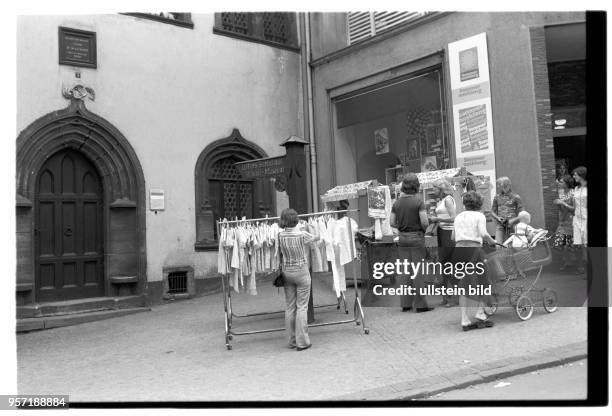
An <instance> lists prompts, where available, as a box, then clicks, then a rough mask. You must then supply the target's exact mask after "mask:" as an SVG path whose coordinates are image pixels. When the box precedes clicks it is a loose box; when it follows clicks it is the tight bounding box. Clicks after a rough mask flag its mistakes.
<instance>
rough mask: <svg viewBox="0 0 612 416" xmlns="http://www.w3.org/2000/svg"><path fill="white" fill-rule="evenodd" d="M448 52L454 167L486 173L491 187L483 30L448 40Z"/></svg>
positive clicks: (488, 95) (492, 160)
mask: <svg viewBox="0 0 612 416" xmlns="http://www.w3.org/2000/svg"><path fill="white" fill-rule="evenodd" d="M448 52H449V69H450V84H451V91H452V107H453V129H454V137H455V149H456V157H457V166H458V167H465V168H466V169H467V170H468V171H469V172H471V173H473V174H475V175H486V176H489V177H490V178H491V183H492V185H493V188H494V184H495V142H494V138H493V118H492V114H491V88H490V83H489V57H488V54H487V37H486V33H480V34H478V35H475V36H472V37H470V38H466V39H462V40H459V41H457V42H453V43H450V44H449V45H448ZM492 194H493V195H495V189H493V190H492Z"/></svg>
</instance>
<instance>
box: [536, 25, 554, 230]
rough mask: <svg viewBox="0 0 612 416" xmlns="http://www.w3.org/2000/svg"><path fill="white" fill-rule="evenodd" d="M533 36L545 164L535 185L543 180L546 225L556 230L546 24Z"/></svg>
mask: <svg viewBox="0 0 612 416" xmlns="http://www.w3.org/2000/svg"><path fill="white" fill-rule="evenodd" d="M530 37H531V59H532V66H533V82H534V91H535V101H536V113H537V121H538V138H539V150H540V166H541V169H540V170H541V178H534V186H537V184H539V185H540V186H541V187H542V197H543V200H544V221H545V227H546V228H547V229H548V230H550V231H554V229H555V228H556V227H557V221H558V220H557V208H556V207H555V205H553V203H552V202H553V201H554V200H555V198H557V193H556V190H555V188H554V181H555V151H554V143H553V136H552V128H551V123H552V121H551V115H552V114H551V111H550V107H551V98H550V91H549V78H548V77H549V74H548V65H547V60H546V39H545V36H544V28H543V27H535V28H531V29H530ZM538 179H539V180H538Z"/></svg>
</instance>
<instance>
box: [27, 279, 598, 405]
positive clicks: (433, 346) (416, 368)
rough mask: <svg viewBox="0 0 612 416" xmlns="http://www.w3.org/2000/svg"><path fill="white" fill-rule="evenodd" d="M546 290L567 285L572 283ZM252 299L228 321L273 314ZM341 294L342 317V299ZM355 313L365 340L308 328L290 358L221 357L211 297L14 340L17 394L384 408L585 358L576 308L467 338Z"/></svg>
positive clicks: (375, 312) (321, 295) (266, 296)
mask: <svg viewBox="0 0 612 416" xmlns="http://www.w3.org/2000/svg"><path fill="white" fill-rule="evenodd" d="M554 279H562V280H563V282H564V284H566V285H569V286H571V285H573V284H575V283H574V282H578V281H579V280H580V279H579V278H577V277H575V276H572V275H567V276H561V277H559V276H556V277H554ZM329 280H330V278H329V277H328V276H325V275H318V276H316V278H315V282H316V284H315V295H314V298H315V304H329V303H333V302H334V300H335V299H334V295H333V292H332V291H331V290H330V288H329ZM559 281H561V280H559ZM258 291H259V295H258V296H255V297H253V296H248V295H242V294H241V295H236V296H233V299H234V311H235V312H236V313H252V312H257V311H267V310H282V309H283V303H284V297H283V293H282V290H281V291H280V292H279V291H278V290H277V289H276V288H274V287H272V285H271V283H270V282H262V283H260V284H259V285H258ZM347 294H348V301H349V309H350V310H351V315H349V316H352V299H353V297H352V296H351V290H349V291H348V292H347ZM438 301H439V300H436V299H435V298H434V299H432V303H437V302H438ZM365 313H366V324H367V326H368V327H369V329H370V333H369V335H364V333H363V331H362V330H361V327H359V326H356V325H355V324H354V323H351V324H342V325H333V326H325V327H317V328H311V330H310V336H311V341H312V342H313V347H312V348H310V349H309V350H306V351H300V352H296V351H295V350H291V349H288V348H287V346H286V339H285V334H284V333H283V332H273V333H264V334H257V335H250V336H235V337H234V340H233V341H232V344H233V349H232V350H231V351H228V350H227V349H226V347H225V342H224V335H223V334H224V324H223V299H222V295H221V294H220V293H219V294H214V295H209V296H203V297H198V298H194V299H189V300H184V301H177V302H175V303H168V304H163V305H160V306H156V307H153V308H152V310H151V311H150V312H146V313H140V314H135V315H129V316H124V317H120V318H115V319H109V320H105V321H98V322H90V323H85V324H81V325H76V326H72V327H63V328H56V329H51V330H46V331H38V332H30V333H24V334H19V335H17V347H18V391H19V394H41V393H55V394H69V395H70V399H71V401H77V402H87V401H102V402H103V401H153V402H154V401H226V400H230V401H242V400H249V401H262V400H274V401H284V400H292V401H294V400H297V401H299V400H335V399H345V398H350V399H353V400H355V399H360V398H365V399H370V398H377V399H390V398H401V395H399V396H398V394H399V393H398V392H399V391H401V385H402V383H408V384H406V385H407V386H408V385H409V384H410V383H413V384H414V382H415V380H422V379H423V380H424V379H432V377H433V379H435V376H444V375H445V374H455V375H461V374H464V375H466V376H467V375H469V374H473V372H474V371H477V370H479V369H480V370H482V369H484V368H486V366H487V365H488V364H487V363H491V362H495V363H498V364H499V363H500V362H503V363H507V364H508V365H514V366H515V367H517V368H518V367H520V365H521V364H520V363H521V362H523V361H525V360H526V357H533V356H540V357H547V356H550V355H553V354H554V349H555V348H561V349H563V348H564V347H567V346H570V347H571V348H573V350H572V351H580V350H582V349H584V353H586V342H585V341H586V339H587V309H586V308H580V307H576V308H570V307H564V308H559V309H558V310H557V311H556V312H554V313H551V314H549V313H546V312H545V311H544V310H543V308H541V307H540V308H537V309H536V311H535V312H534V314H533V317H532V318H531V319H530V320H528V321H524V322H523V321H520V320H518V319H517V317H516V316H515V314H514V311H513V310H511V309H509V308H500V310H499V311H498V312H497V313H496V314H495V315H494V316H493V318H492V319H493V320H494V321H495V324H496V325H495V326H494V327H493V328H486V329H482V330H475V331H469V332H463V331H461V328H460V323H459V322H460V319H459V318H460V312H459V309H458V308H442V307H440V308H436V309H435V310H434V311H431V312H427V313H421V314H416V313H402V312H401V311H400V308H399V307H396V308H366V309H365ZM316 317H317V322H323V321H331V320H338V319H347V315H345V314H344V313H343V312H342V311H337V310H336V309H335V308H334V307H330V308H320V309H317V315H316ZM283 324H284V320H283V315H282V314H275V315H270V316H267V317H265V316H259V317H252V318H242V319H234V330H238V331H239V330H249V329H258V328H266V327H282V326H283ZM496 365H497V364H496ZM443 380H445V379H443ZM398 386H400V387H399V388H398ZM361 392H364V393H363V394H362V393H361ZM366 392H368V393H367V394H366ZM373 392H375V393H376V394H373ZM404 397H405V396H404Z"/></svg>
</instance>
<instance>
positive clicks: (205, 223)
mask: <svg viewBox="0 0 612 416" xmlns="http://www.w3.org/2000/svg"><path fill="white" fill-rule="evenodd" d="M264 157H267V154H266V152H265V151H264V150H263V149H262V148H261V147H259V146H257V145H256V144H255V143H252V142H250V141H248V140H246V139H245V138H244V137H242V135H241V134H240V131H239V130H238V129H233V131H232V133H231V134H230V135H229V136H228V137H225V138H223V139H219V140H216V141H214V142H213V143H211V144H209V145H208V146H206V148H205V149H204V150H203V151H202V153H200V156H199V157H198V160H197V162H196V166H195V172H194V174H195V206H196V209H195V211H196V244H195V248H196V250H213V249H216V248H217V247H218V246H217V241H216V240H215V219H216V218H215V213H214V211H215V207H213V206H212V205H214V204H212V205H211V202H212V201H211V199H210V198H211V188H210V181H209V179H210V172H211V169H212V168H213V167H214V166H216V164H218V163H219V162H221V161H223V160H226V159H228V158H231V159H233V160H236V161H244V160H254V159H261V158H264ZM212 170H214V169H212ZM253 185H254V198H255V201H254V202H255V209H254V212H255V213H256V214H257V215H265V213H273V212H274V211H275V204H274V203H273V201H272V200H271V195H273V192H272V185H271V184H270V182H269V181H264V180H257V181H253Z"/></svg>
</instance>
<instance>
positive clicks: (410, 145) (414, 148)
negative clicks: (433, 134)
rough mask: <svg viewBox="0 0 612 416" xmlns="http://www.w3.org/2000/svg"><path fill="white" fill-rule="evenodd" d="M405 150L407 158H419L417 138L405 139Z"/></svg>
mask: <svg viewBox="0 0 612 416" xmlns="http://www.w3.org/2000/svg"><path fill="white" fill-rule="evenodd" d="M406 152H407V154H408V157H407V159H408V160H416V159H420V158H421V152H420V151H419V139H418V138H416V137H415V138H410V139H408V140H407V141H406Z"/></svg>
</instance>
